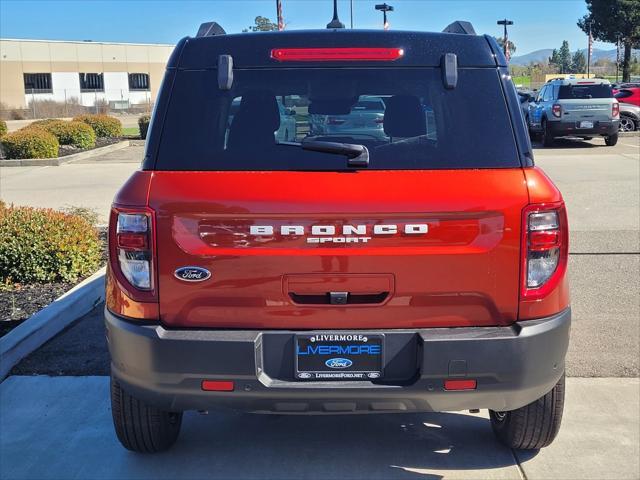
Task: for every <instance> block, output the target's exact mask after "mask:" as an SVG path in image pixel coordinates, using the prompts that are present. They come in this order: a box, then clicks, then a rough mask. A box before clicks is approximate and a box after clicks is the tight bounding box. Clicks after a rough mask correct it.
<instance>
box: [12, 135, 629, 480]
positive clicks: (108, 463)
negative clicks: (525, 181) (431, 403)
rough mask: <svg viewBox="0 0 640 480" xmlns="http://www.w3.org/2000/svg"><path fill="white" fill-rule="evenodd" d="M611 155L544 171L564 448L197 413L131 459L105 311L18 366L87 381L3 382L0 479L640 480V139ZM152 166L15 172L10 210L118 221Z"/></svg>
mask: <svg viewBox="0 0 640 480" xmlns="http://www.w3.org/2000/svg"><path fill="white" fill-rule="evenodd" d="M603 144H604V142H603V141H602V140H601V139H594V140H592V141H589V142H582V141H573V140H562V141H559V142H558V143H557V145H556V146H555V147H554V148H549V149H536V162H537V164H538V165H540V166H541V167H543V168H544V169H545V171H546V172H547V173H548V174H549V175H550V176H551V178H552V179H553V180H554V181H555V182H556V183H557V184H558V186H559V188H560V189H561V190H562V192H563V194H564V196H565V199H566V202H567V207H568V211H569V220H570V224H571V248H570V252H571V256H570V275H571V286H572V296H573V301H572V308H573V322H574V323H573V327H572V340H571V345H570V351H569V355H568V359H567V371H568V374H569V376H570V377H572V378H569V379H568V382H567V407H566V410H565V419H564V424H563V428H562V430H561V432H560V435H559V437H558V440H557V441H556V443H554V445H553V446H552V447H550V448H548V449H545V450H543V451H541V452H539V453H537V454H520V453H514V452H512V451H511V450H509V449H506V448H504V447H502V446H500V445H499V444H497V443H496V441H495V440H494V438H493V435H492V433H491V430H490V425H489V422H488V420H487V418H486V412H482V413H480V414H477V415H472V414H466V413H455V414H450V413H439V414H426V415H415V414H411V415H382V416H378V417H366V418H365V417H364V416H363V417H322V418H317V417H311V418H300V417H282V416H253V415H242V414H236V413H232V414H229V415H220V414H216V413H214V412H211V413H210V414H209V415H207V416H200V415H198V414H197V413H189V414H188V415H187V416H186V420H185V425H184V430H183V434H182V435H181V438H180V440H179V441H178V444H177V445H176V447H175V448H174V449H173V450H171V451H170V452H168V453H166V454H163V455H159V456H153V457H151V456H140V455H134V454H130V453H128V452H126V451H125V450H123V449H122V448H121V447H120V445H119V444H118V443H117V441H116V439H115V436H114V434H113V431H112V426H111V419H110V410H109V403H108V379H107V378H106V377H104V376H103V375H105V374H106V373H107V371H108V370H107V369H108V358H107V353H106V345H105V341H104V331H103V327H102V325H101V322H100V308H98V309H96V310H95V311H94V312H92V314H90V315H88V316H87V317H86V318H85V319H83V320H81V321H80V322H78V323H77V324H76V325H75V326H74V327H72V328H71V329H70V330H68V331H67V332H66V333H64V334H63V335H61V336H59V337H58V338H56V339H54V340H53V341H51V342H50V343H49V344H47V345H45V347H43V348H42V349H40V351H38V352H36V353H35V354H33V355H32V356H31V357H29V358H28V359H26V361H24V362H23V363H22V364H21V365H19V366H18V367H17V369H16V370H14V374H18V375H29V374H33V373H44V374H50V375H60V374H66V375H78V376H74V377H70V376H60V377H57V378H51V377H47V376H35V377H33V376H16V375H14V376H12V377H10V378H9V379H7V380H5V381H4V382H3V383H2V384H1V385H0V432H1V433H0V451H2V452H4V453H3V457H4V458H2V459H0V477H2V478H34V477H38V478H73V477H75V478H174V477H176V476H180V477H181V478H200V477H203V476H215V477H217V478H241V479H242V478H276V477H277V478H318V477H332V476H335V477H340V478H345V479H348V478H362V477H370V478H413V477H415V478H429V479H438V478H443V477H445V478H514V479H516V478H528V479H533V478H637V477H638V476H639V474H640V471H639V468H640V467H639V465H638V458H639V457H640V452H639V451H638V442H639V438H638V422H639V420H638V411H639V410H640V399H639V397H638V390H639V387H640V384H639V383H638V379H637V378H633V377H637V376H638V374H639V370H640V368H639V363H638V362H639V359H638V352H639V351H640V341H639V338H640V305H639V304H638V295H639V292H640V225H639V223H640V146H639V137H638V136H630V137H621V138H620V141H619V143H618V145H617V146H615V147H604V146H601V145H603ZM142 154H143V153H142V147H129V148H127V149H125V150H122V151H118V152H113V153H111V154H107V155H105V156H104V157H98V158H95V159H91V160H88V161H86V162H85V163H75V164H68V165H63V166H60V167H15V168H4V169H3V170H2V171H1V172H0V198H2V199H3V200H4V201H7V202H15V203H17V204H31V205H37V206H49V207H54V208H57V207H62V206H67V205H82V206H87V207H91V208H95V209H97V210H98V211H99V212H100V214H101V216H102V218H103V220H104V219H106V215H107V212H108V209H109V203H110V200H111V198H112V197H113V194H114V193H115V191H116V190H117V188H118V187H119V186H120V185H121V184H122V182H123V181H124V180H125V179H126V178H127V177H128V175H129V174H130V173H131V172H132V171H133V170H135V169H136V168H137V165H138V163H139V161H140V160H141V158H142ZM101 375H102V376H101ZM576 377H606V378H576ZM611 377H618V378H611ZM26 399H28V401H27V400H26ZM43 465H46V468H45V467H43Z"/></svg>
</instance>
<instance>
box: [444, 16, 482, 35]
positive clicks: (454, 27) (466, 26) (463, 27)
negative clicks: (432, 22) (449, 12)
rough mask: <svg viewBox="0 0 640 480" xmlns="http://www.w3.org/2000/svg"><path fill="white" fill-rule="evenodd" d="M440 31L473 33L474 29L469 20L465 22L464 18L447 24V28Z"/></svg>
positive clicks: (474, 32)
mask: <svg viewBox="0 0 640 480" xmlns="http://www.w3.org/2000/svg"><path fill="white" fill-rule="evenodd" d="M442 33H461V34H463V35H475V34H476V31H475V30H474V28H473V25H471V22H466V21H464V20H456V21H455V22H452V23H450V24H449V25H447V28H445V29H444V30H442Z"/></svg>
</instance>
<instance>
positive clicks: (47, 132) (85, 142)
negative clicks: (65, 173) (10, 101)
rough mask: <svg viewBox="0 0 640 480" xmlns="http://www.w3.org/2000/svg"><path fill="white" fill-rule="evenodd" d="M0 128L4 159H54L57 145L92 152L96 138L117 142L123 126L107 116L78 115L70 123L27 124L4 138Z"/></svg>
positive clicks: (39, 122) (40, 121) (45, 121)
mask: <svg viewBox="0 0 640 480" xmlns="http://www.w3.org/2000/svg"><path fill="white" fill-rule="evenodd" d="M3 128H4V129H5V133H6V124H5V123H4V122H3V124H0V137H2V139H1V140H0V142H1V143H2V146H3V148H4V152H5V156H6V157H7V158H55V157H57V156H58V150H59V146H60V145H72V146H74V147H77V148H92V147H95V145H96V137H106V138H117V137H120V136H121V135H122V124H121V123H120V120H118V119H117V118H113V117H110V116H108V115H80V116H79V117H76V118H74V119H73V120H72V121H70V122H68V121H64V120H58V119H55V118H49V119H45V120H38V121H35V122H32V123H30V124H29V125H27V126H26V127H24V128H21V129H20V130H18V131H17V132H12V133H9V134H6V135H4V134H3V133H2V130H3Z"/></svg>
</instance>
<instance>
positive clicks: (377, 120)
mask: <svg viewBox="0 0 640 480" xmlns="http://www.w3.org/2000/svg"><path fill="white" fill-rule="evenodd" d="M374 122H375V123H377V124H378V125H380V124H383V123H384V118H376V119H375V120H374Z"/></svg>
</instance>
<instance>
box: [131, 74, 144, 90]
mask: <svg viewBox="0 0 640 480" xmlns="http://www.w3.org/2000/svg"><path fill="white" fill-rule="evenodd" d="M129 90H149V74H148V73H130V74H129Z"/></svg>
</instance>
